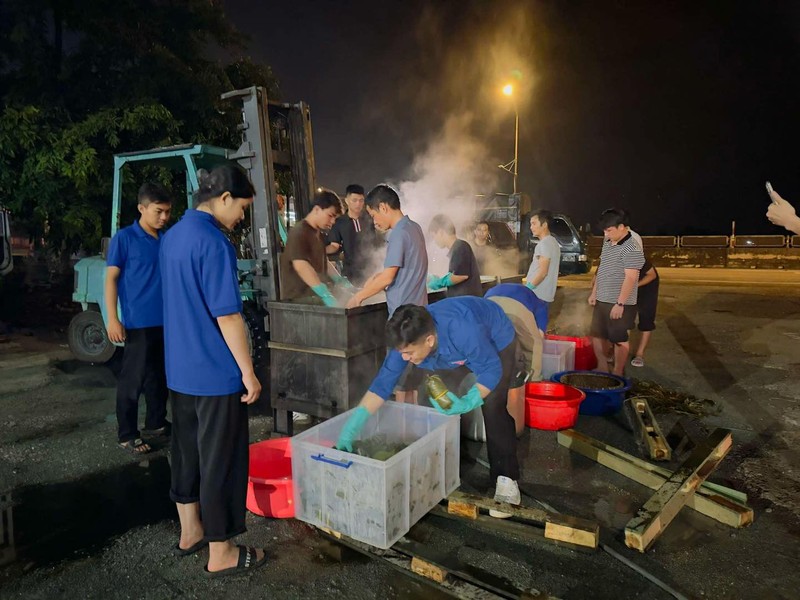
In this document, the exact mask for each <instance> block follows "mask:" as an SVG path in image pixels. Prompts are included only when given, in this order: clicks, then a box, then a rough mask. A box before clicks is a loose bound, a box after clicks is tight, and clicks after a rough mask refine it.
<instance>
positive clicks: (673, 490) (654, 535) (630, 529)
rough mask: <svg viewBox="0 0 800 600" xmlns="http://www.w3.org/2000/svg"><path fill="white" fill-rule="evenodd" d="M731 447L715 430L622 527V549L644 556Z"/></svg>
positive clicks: (724, 434) (726, 436)
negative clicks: (641, 553)
mask: <svg viewBox="0 0 800 600" xmlns="http://www.w3.org/2000/svg"><path fill="white" fill-rule="evenodd" d="M732 445H733V437H732V436H731V432H730V431H729V430H727V429H721V428H720V429H715V430H714V431H713V432H712V433H711V435H710V436H708V438H707V439H706V440H705V441H703V442H702V443H700V444H698V446H697V448H695V449H694V450H693V451H692V453H691V454H690V455H689V457H688V458H687V459H686V460H685V461H684V463H683V464H682V465H681V466H680V467H678V469H677V470H676V471H675V472H674V473H673V474H672V477H670V478H669V479H667V480H666V481H665V482H664V483H663V484H662V485H661V487H660V488H658V490H656V493H655V494H653V495H652V496H651V497H650V499H649V500H648V501H647V502H645V504H644V506H642V508H640V509H639V511H638V512H637V514H636V516H634V517H633V518H632V519H631V520H630V521H629V522H628V524H627V525H626V526H625V545H626V546H628V547H629V548H635V549H636V550H639V552H645V551H646V550H647V549H648V548H649V547H650V546H651V545H652V544H653V542H654V541H655V540H656V539H658V536H659V535H661V533H662V532H663V531H664V530H665V529H666V528H667V526H668V525H669V524H670V523H671V522H672V519H674V518H675V515H677V514H678V511H680V509H681V508H683V506H684V505H685V504H686V502H687V500H688V499H689V498H690V497H691V496H692V495H693V494H694V492H695V490H696V489H697V488H698V487H700V484H701V483H702V482H703V480H705V479H706V477H708V476H709V475H710V474H711V472H712V471H713V470H714V469H716V468H717V466H718V465H719V463H720V462H721V461H722V459H723V458H725V455H726V454H728V452H729V451H730V449H731V446H732Z"/></svg>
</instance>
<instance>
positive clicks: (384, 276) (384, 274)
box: [347, 267, 400, 308]
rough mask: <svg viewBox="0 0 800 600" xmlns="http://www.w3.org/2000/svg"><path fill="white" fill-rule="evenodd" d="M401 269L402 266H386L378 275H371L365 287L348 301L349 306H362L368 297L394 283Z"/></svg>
mask: <svg viewBox="0 0 800 600" xmlns="http://www.w3.org/2000/svg"><path fill="white" fill-rule="evenodd" d="M399 269H400V267H386V268H385V269H384V270H383V271H381V272H380V273H378V274H377V275H373V276H372V277H370V278H369V279H368V280H367V283H366V284H364V289H363V290H361V291H360V292H358V293H357V294H355V295H354V296H353V297H352V298H351V299H350V301H349V302H348V303H347V308H353V307H355V306H360V305H361V303H362V302H363V301H364V300H366V299H367V298H372V296H374V295H375V294H378V293H380V292H382V291H383V290H385V289H386V288H387V287H389V286H390V285H391V284H392V282H393V281H394V278H395V277H397V271H398V270H399Z"/></svg>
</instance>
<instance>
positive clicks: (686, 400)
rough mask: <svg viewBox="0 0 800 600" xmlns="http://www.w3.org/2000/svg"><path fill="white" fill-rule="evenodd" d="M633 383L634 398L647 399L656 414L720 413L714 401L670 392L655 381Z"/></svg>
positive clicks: (704, 414) (675, 391)
mask: <svg viewBox="0 0 800 600" xmlns="http://www.w3.org/2000/svg"><path fill="white" fill-rule="evenodd" d="M632 383H633V388H632V389H631V394H632V396H633V397H636V398H644V399H646V400H647V401H648V403H649V404H650V408H651V409H652V410H653V412H654V413H670V412H671V413H680V414H684V415H696V416H698V417H705V416H707V415H713V414H717V413H718V412H719V411H720V407H719V406H717V404H716V403H715V402H714V401H713V400H708V399H704V398H698V397H697V396H693V395H691V394H684V393H683V392H679V391H677V390H670V389H667V388H665V387H664V386H662V385H660V384H658V383H656V382H654V381H643V380H639V379H633V380H632Z"/></svg>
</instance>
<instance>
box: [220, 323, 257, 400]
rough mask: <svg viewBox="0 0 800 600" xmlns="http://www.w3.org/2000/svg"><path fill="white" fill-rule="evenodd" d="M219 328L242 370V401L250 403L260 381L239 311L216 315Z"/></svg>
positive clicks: (255, 397)
mask: <svg viewBox="0 0 800 600" xmlns="http://www.w3.org/2000/svg"><path fill="white" fill-rule="evenodd" d="M217 324H218V325H219V330H220V331H221V332H222V337H223V338H224V339H225V344H226V345H227V346H228V349H229V350H230V351H231V354H233V359H234V360H235V361H236V364H237V365H238V366H239V370H240V371H241V372H242V383H243V384H244V387H245V388H246V389H247V393H246V394H244V395H243V396H242V402H244V403H245V404H252V403H253V402H255V401H256V400H258V397H259V395H260V394H261V383H260V382H259V381H258V378H257V377H256V373H255V369H254V368H253V360H252V359H251V358H250V347H249V345H248V343H247V329H246V328H245V324H244V319H243V318H242V315H241V313H234V314H231V315H223V316H221V317H217Z"/></svg>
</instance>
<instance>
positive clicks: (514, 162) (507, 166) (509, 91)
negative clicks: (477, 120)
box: [498, 83, 519, 194]
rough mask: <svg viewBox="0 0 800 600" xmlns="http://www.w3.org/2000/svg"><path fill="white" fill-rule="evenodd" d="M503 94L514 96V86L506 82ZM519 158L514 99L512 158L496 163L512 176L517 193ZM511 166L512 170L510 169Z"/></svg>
mask: <svg viewBox="0 0 800 600" xmlns="http://www.w3.org/2000/svg"><path fill="white" fill-rule="evenodd" d="M503 94H504V95H506V96H509V97H513V96H514V86H513V85H512V84H510V83H507V84H506V85H504V86H503ZM518 158H519V110H518V108H517V101H516V100H514V160H512V161H511V162H509V163H506V164H504V165H498V166H499V167H500V168H501V169H503V170H505V171H508V172H509V173H511V174H512V175H513V176H514V193H515V194H516V193H517V160H518ZM512 167H513V170H512Z"/></svg>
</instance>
